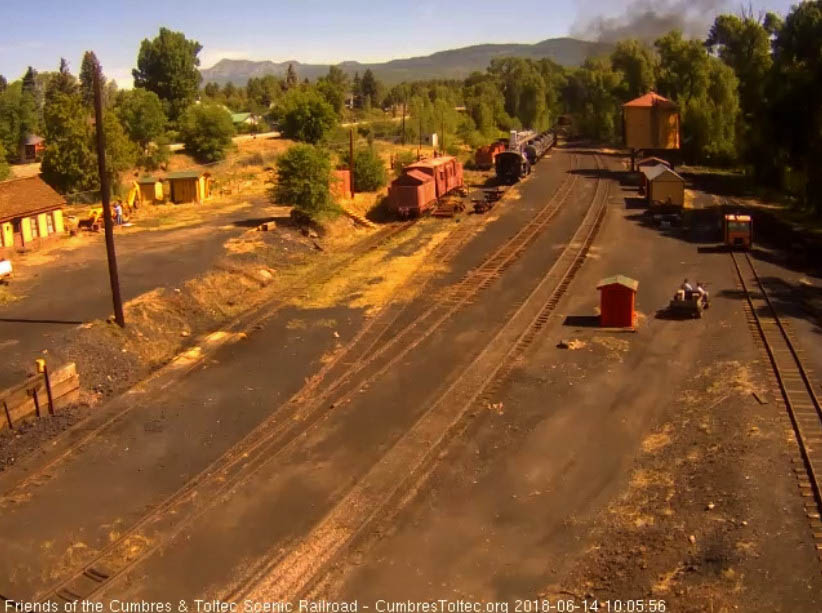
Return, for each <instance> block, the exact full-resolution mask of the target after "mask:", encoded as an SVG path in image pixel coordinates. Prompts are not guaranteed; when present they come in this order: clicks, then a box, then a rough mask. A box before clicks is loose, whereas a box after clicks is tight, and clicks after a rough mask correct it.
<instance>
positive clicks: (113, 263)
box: [94, 65, 126, 328]
mask: <svg viewBox="0 0 822 613" xmlns="http://www.w3.org/2000/svg"><path fill="white" fill-rule="evenodd" d="M100 71H101V68H100V66H99V65H98V66H96V67H95V70H94V119H95V122H96V129H97V169H98V171H99V173H100V198H101V200H102V201H103V225H104V227H105V230H106V253H107V254H108V276H109V281H110V282H111V298H112V300H113V302H114V321H116V322H117V325H118V326H120V327H121V328H123V327H125V325H126V319H125V316H124V315H123V299H122V297H121V296H120V277H119V275H118V274H117V253H116V252H115V251H114V224H113V223H112V221H111V198H110V195H109V184H108V173H107V172H106V135H105V132H104V131H103V96H102V93H101V92H100Z"/></svg>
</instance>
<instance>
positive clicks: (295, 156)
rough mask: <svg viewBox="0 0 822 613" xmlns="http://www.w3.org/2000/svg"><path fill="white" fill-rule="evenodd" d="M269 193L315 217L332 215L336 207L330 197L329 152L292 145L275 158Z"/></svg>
mask: <svg viewBox="0 0 822 613" xmlns="http://www.w3.org/2000/svg"><path fill="white" fill-rule="evenodd" d="M269 195H270V196H271V198H272V199H273V200H274V201H275V202H278V203H280V204H291V205H293V206H294V207H296V209H297V210H298V211H299V212H300V213H302V214H303V215H305V216H307V217H308V218H310V219H312V220H315V221H317V220H319V219H322V218H323V217H327V216H329V215H333V214H334V213H335V212H336V211H337V210H338V207H337V205H336V204H335V203H334V201H333V199H332V198H331V159H330V156H329V155H328V153H327V152H326V151H324V150H322V149H320V148H319V147H315V146H314V145H294V146H293V147H291V148H290V149H289V150H288V151H286V152H285V153H284V154H282V155H281V156H280V157H278V158H277V182H276V184H275V185H274V187H273V188H272V189H271V191H270V193H269Z"/></svg>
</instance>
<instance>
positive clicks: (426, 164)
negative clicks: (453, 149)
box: [406, 155, 454, 168]
mask: <svg viewBox="0 0 822 613" xmlns="http://www.w3.org/2000/svg"><path fill="white" fill-rule="evenodd" d="M453 160H454V157H453V156H451V155H442V156H440V157H435V158H428V159H427V160H420V161H419V162H414V163H413V164H409V165H408V166H406V168H436V167H437V166H442V165H443V164H447V163H448V162H451V161H453Z"/></svg>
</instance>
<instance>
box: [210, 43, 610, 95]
mask: <svg viewBox="0 0 822 613" xmlns="http://www.w3.org/2000/svg"><path fill="white" fill-rule="evenodd" d="M611 49H612V45H611V44H609V43H596V42H590V41H585V40H578V39H575V38H549V39H547V40H544V41H542V42H539V43H535V44H533V45H528V44H517V43H511V44H489V45H473V46H471V47H462V48H461V49H449V50H448V51H439V52H437V53H432V54H431V55H426V56H421V57H412V58H406V59H401V60H391V61H389V62H382V63H376V64H361V63H360V62H350V61H349V62H341V63H340V64H337V66H339V67H340V68H342V69H343V70H344V71H346V72H347V73H349V74H352V75H353V74H354V73H355V72H359V73H360V74H362V73H363V72H365V71H366V70H367V69H369V68H370V69H371V70H372V71H373V72H374V75H375V76H376V77H377V78H378V79H380V80H381V81H383V82H384V83H387V84H389V85H391V84H394V83H399V82H401V81H413V80H422V79H464V78H465V77H467V76H468V75H469V74H471V72H473V71H475V70H479V71H483V70H485V69H486V68H488V65H489V64H490V63H491V60H492V59H494V58H498V57H510V56H515V57H523V58H532V59H540V58H549V59H551V60H553V61H555V62H557V63H558V64H562V65H563V66H579V65H580V64H582V63H583V62H584V61H585V60H586V59H587V58H589V57H592V56H597V55H603V54H606V53H609V52H610V51H611ZM289 64H293V65H294V68H295V70H296V71H297V75H298V76H299V78H300V79H305V78H308V79H310V80H312V81H313V80H315V79H316V78H317V77H321V76H322V75H324V74H326V73H327V72H328V67H329V65H328V64H301V63H300V62H297V61H289V62H272V61H270V60H265V61H261V62H255V61H251V60H228V59H223V60H220V61H219V62H217V63H216V64H215V65H214V66H212V67H211V68H204V69H202V70H201V71H200V73H201V74H202V75H203V83H204V84H205V83H210V82H214V83H219V84H220V85H223V84H225V83H229V82H231V83H233V84H234V85H245V84H246V82H247V81H248V79H250V78H251V77H262V76H265V75H268V74H272V75H275V76H279V77H282V76H285V71H286V70H287V69H288V65H289Z"/></svg>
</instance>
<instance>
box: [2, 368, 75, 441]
mask: <svg viewBox="0 0 822 613" xmlns="http://www.w3.org/2000/svg"><path fill="white" fill-rule="evenodd" d="M46 378H47V377H46V374H45V373H39V374H37V375H35V376H33V377H29V378H28V379H26V380H25V381H23V382H22V383H20V384H18V385H15V386H14V387H11V388H9V389H6V390H0V411H2V412H0V430H2V429H3V428H12V429H14V428H15V427H16V426H17V424H19V423H20V422H21V421H23V420H25V419H30V418H32V417H44V416H46V415H49V414H51V413H53V412H54V411H58V410H59V409H62V408H65V407H67V406H68V405H70V404H72V403H75V402H77V400H78V399H79V397H80V376H79V375H78V374H77V367H76V366H75V364H74V362H70V363H68V364H65V365H64V366H61V367H60V368H57V369H55V370H54V371H52V372H48V383H49V385H50V387H51V390H50V391H51V393H49V389H48V387H47V385H46Z"/></svg>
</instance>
